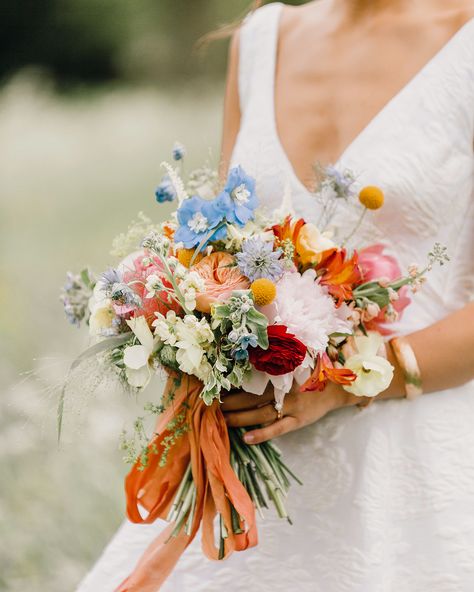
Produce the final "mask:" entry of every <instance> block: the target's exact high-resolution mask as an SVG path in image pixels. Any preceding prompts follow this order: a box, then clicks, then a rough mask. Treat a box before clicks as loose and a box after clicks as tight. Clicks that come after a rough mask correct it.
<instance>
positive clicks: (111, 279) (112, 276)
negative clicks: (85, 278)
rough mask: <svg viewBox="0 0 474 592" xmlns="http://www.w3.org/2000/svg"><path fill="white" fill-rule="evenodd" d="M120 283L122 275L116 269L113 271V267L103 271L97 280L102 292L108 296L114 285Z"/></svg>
mask: <svg viewBox="0 0 474 592" xmlns="http://www.w3.org/2000/svg"><path fill="white" fill-rule="evenodd" d="M122 282H123V278H122V274H121V273H120V271H119V270H118V269H114V268H113V267H111V268H109V269H107V270H106V271H104V272H103V273H102V274H101V276H100V279H99V283H100V285H101V288H102V289H103V290H104V292H105V293H106V294H110V293H111V292H112V290H113V287H114V285H115V284H120V283H122Z"/></svg>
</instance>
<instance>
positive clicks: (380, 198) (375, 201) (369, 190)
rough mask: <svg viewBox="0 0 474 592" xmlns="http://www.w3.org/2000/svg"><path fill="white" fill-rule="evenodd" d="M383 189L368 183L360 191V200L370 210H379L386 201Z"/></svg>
mask: <svg viewBox="0 0 474 592" xmlns="http://www.w3.org/2000/svg"><path fill="white" fill-rule="evenodd" d="M384 199H385V198H384V194H383V191H382V190H381V189H380V188H379V187H375V186H373V185H368V186H367V187H364V188H363V189H361V191H360V193H359V201H360V203H361V204H362V205H363V206H365V207H366V208H367V209H368V210H378V209H379V208H381V207H382V206H383V202H384Z"/></svg>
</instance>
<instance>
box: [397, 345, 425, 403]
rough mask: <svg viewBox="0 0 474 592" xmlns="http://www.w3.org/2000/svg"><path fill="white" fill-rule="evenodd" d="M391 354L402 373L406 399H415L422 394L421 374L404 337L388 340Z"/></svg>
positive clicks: (411, 349) (413, 354) (413, 353)
mask: <svg viewBox="0 0 474 592" xmlns="http://www.w3.org/2000/svg"><path fill="white" fill-rule="evenodd" d="M390 346H391V347H392V351H393V354H394V356H395V358H396V360H397V362H398V364H399V366H400V368H401V369H402V371H403V379H404V381H405V393H406V398H407V399H411V400H412V399H416V398H417V397H419V396H420V395H422V394H423V388H422V381H421V372H420V368H419V366H418V362H417V359H416V356H415V352H414V351H413V348H412V346H411V345H410V344H409V343H408V341H407V340H406V339H405V338H404V337H394V338H393V339H391V340H390Z"/></svg>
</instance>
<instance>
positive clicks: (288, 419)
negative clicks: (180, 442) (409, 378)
mask: <svg viewBox="0 0 474 592" xmlns="http://www.w3.org/2000/svg"><path fill="white" fill-rule="evenodd" d="M358 399H359V397H351V395H350V394H349V393H347V392H346V391H344V390H343V389H342V388H341V387H340V386H339V385H337V384H334V383H329V385H328V386H327V387H326V388H325V390H324V391H323V392H322V393H315V392H304V391H302V390H301V387H300V385H298V384H297V383H296V382H295V383H294V384H293V387H292V388H291V390H290V392H289V393H288V394H287V395H286V397H285V400H284V402H283V407H282V409H281V410H278V409H277V408H276V406H275V396H274V389H273V386H272V385H271V384H270V385H269V386H268V387H267V389H266V390H265V393H264V394H263V395H252V394H250V393H245V392H239V393H236V394H233V395H229V396H227V397H225V399H224V403H223V405H222V409H223V411H224V415H225V419H226V423H227V425H228V427H240V428H249V427H253V426H257V425H258V426H261V427H259V428H255V429H250V430H249V431H247V432H246V433H245V435H244V440H245V442H246V443H247V444H260V443H261V442H266V441H268V440H271V439H272V438H276V437H278V436H283V435H284V434H287V433H288V432H292V431H294V430H297V429H299V428H302V427H304V426H306V425H309V424H311V423H314V422H316V421H318V420H320V419H322V418H323V417H324V416H325V415H326V414H327V413H329V412H330V411H332V410H333V409H337V408H339V407H343V406H346V405H350V404H352V403H353V402H355V401H356V400H358Z"/></svg>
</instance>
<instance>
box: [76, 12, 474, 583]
mask: <svg viewBox="0 0 474 592" xmlns="http://www.w3.org/2000/svg"><path fill="white" fill-rule="evenodd" d="M281 9H282V5H281V4H280V3H275V4H269V5H266V6H264V7H263V8H261V9H259V10H258V11H256V12H255V13H254V14H253V15H252V16H251V17H250V18H249V19H248V20H247V21H246V23H245V24H244V26H243V28H242V31H241V37H240V75H239V89H240V103H241V111H242V122H241V128H240V132H239V135H238V138H237V142H236V145H235V149H234V153H233V157H232V162H233V164H240V165H242V166H243V167H244V168H245V169H246V170H247V172H249V173H250V174H252V175H253V176H255V178H256V179H257V190H258V194H259V198H260V201H261V202H262V204H263V205H264V206H266V207H267V208H268V209H270V210H271V209H275V208H277V207H278V206H279V205H280V201H281V197H282V194H283V192H284V190H285V187H287V188H288V189H290V190H291V194H292V198H293V204H294V209H295V212H296V214H298V215H300V216H303V217H304V218H305V219H307V220H317V219H318V205H317V203H316V202H315V200H314V199H313V198H312V196H311V194H310V193H309V192H308V191H307V190H306V188H305V187H304V186H303V184H302V183H301V182H300V181H299V180H298V178H297V177H296V175H295V172H294V170H293V168H292V166H291V163H290V161H289V159H288V157H287V155H286V154H285V151H284V149H283V147H282V144H281V142H280V139H279V137H278V134H277V130H276V125H275V113H274V76H275V60H276V57H275V56H276V47H277V38H278V23H279V17H280V13H281ZM341 92H343V89H342V91H341ZM354 108H356V107H354ZM295 125H298V122H297V121H295ZM473 138H474V21H470V22H469V23H468V24H467V25H465V27H463V28H462V29H461V30H460V31H459V32H458V33H457V34H456V35H455V36H454V37H453V38H452V39H451V41H449V42H448V43H447V44H446V46H445V47H444V48H443V49H442V50H441V51H440V52H439V53H438V54H437V55H436V56H435V57H434V58H433V59H432V60H431V61H430V62H429V63H428V64H427V65H426V66H425V67H424V68H423V69H422V70H421V71H420V72H419V74H417V76H415V78H413V79H412V80H411V81H410V82H409V83H408V84H407V85H406V86H405V87H404V88H403V90H401V91H400V92H399V93H398V94H397V95H396V96H395V98H394V99H392V100H391V101H390V102H389V103H388V104H387V105H386V106H385V107H384V108H383V109H382V111H381V112H380V113H379V114H378V115H377V116H376V117H375V118H374V119H373V120H372V121H371V122H370V123H369V124H368V125H367V127H366V128H365V129H364V130H363V132H362V133H361V134H360V135H359V136H358V137H357V138H356V139H355V140H354V141H353V142H352V144H351V145H350V146H349V147H348V148H347V149H346V150H345V152H344V153H343V154H342V156H341V157H340V159H339V161H338V162H337V163H335V164H336V166H337V167H338V168H341V169H345V168H349V169H351V170H352V171H353V172H354V173H356V174H357V176H358V179H359V182H360V184H361V185H364V184H375V185H379V186H380V187H382V188H383V189H384V191H385V195H386V203H385V205H384V207H383V208H382V209H381V210H380V211H378V212H377V213H376V214H375V215H374V216H370V217H367V218H366V221H365V223H364V225H363V227H362V228H361V230H360V232H359V233H358V235H357V236H358V238H357V240H358V241H359V242H360V243H361V244H364V243H374V242H383V243H385V244H387V245H388V246H389V247H390V248H391V249H392V250H393V252H394V253H395V254H396V256H397V257H398V258H399V260H400V262H401V264H402V266H408V265H409V264H411V263H413V262H418V263H420V264H422V263H423V262H424V261H425V258H426V255H427V253H428V252H429V251H430V249H431V248H432V246H433V244H434V243H435V242H440V243H442V244H443V245H445V246H446V247H447V248H448V250H449V254H450V256H451V262H450V264H449V265H447V266H445V267H443V268H441V269H435V270H434V271H433V272H432V273H431V274H430V276H429V281H428V283H427V285H426V286H425V287H424V288H423V290H422V291H421V292H419V293H418V294H417V295H416V296H415V297H414V301H413V303H412V305H411V307H410V308H409V309H408V311H407V312H406V314H405V315H404V317H403V319H402V320H401V322H400V323H399V325H398V331H399V332H402V333H403V332H410V331H413V330H415V329H418V328H421V327H424V326H427V325H429V324H431V323H433V322H434V321H436V320H438V319H440V318H442V317H444V316H445V315H446V314H448V313H449V312H451V311H453V310H455V309H457V308H460V307H462V306H463V305H464V304H465V303H467V302H468V301H469V300H470V299H472V298H473V292H474V290H473V285H474V263H473V262H474V193H473V187H474V155H473ZM356 215H357V214H355V213H354V212H353V211H351V210H350V209H347V210H344V211H342V212H341V213H340V215H339V217H338V219H337V220H336V221H335V225H336V226H337V227H339V228H344V227H345V226H348V227H351V226H352V225H353V223H354V216H356ZM440 338H442V336H441V337H440ZM447 371H448V372H449V369H447ZM473 426H474V384H473V383H469V384H466V385H464V386H462V387H459V388H456V389H451V390H449V391H443V392H439V393H435V394H430V395H425V396H423V397H420V398H419V399H417V400H415V401H407V400H405V399H403V400H390V401H382V402H376V403H375V404H374V405H372V406H370V407H369V408H368V409H366V410H364V411H363V412H360V411H359V410H358V409H355V408H347V409H341V410H338V411H335V412H332V413H330V414H329V415H328V416H326V417H325V418H323V419H322V420H320V421H319V422H317V423H315V424H313V425H311V426H308V427H306V428H304V429H301V430H297V431H296V432H293V433H290V434H287V435H286V436H284V437H282V438H280V439H279V446H280V447H281V449H282V450H283V453H284V455H285V459H286V461H287V463H288V465H289V466H290V467H291V468H292V469H293V470H294V471H295V473H296V474H297V475H298V476H299V477H300V478H301V479H302V481H303V483H304V484H303V486H301V487H299V486H295V487H293V489H292V490H291V492H290V496H289V499H288V507H289V511H290V514H291V517H292V520H293V526H290V525H289V524H288V523H286V522H283V521H281V520H279V519H278V518H276V517H275V516H273V515H272V514H271V513H270V514H269V515H267V516H266V518H265V520H260V522H259V536H260V542H259V545H258V546H257V547H256V548H254V549H251V550H248V551H245V552H242V553H235V554H234V555H232V556H231V557H230V558H229V559H228V560H227V561H224V562H219V563H217V562H216V563H212V562H210V561H208V560H207V559H205V558H204V557H203V556H202V552H201V549H200V541H199V540H196V541H194V543H193V544H192V545H191V547H190V548H189V549H188V550H187V551H186V552H185V554H184V555H183V557H182V558H181V560H180V562H179V564H178V566H177V568H176V569H175V571H174V573H173V574H172V576H171V577H170V579H169V580H168V581H167V582H166V583H165V585H164V586H163V588H162V591H163V592H222V590H227V591H228V592H248V591H249V590H252V592H296V591H297V592H426V591H427V590H432V591H433V592H472V590H474V429H473ZM162 527H163V524H162V523H155V524H152V525H147V526H143V525H132V524H130V523H128V522H125V523H124V524H123V526H122V527H121V529H120V530H119V532H118V533H117V535H116V536H115V538H114V539H113V540H112V541H111V543H110V545H109V546H108V547H107V548H106V550H105V552H104V554H103V556H102V557H101V559H100V560H99V561H98V563H97V565H96V566H95V568H94V569H93V570H92V571H91V573H90V574H89V575H88V576H87V578H86V579H85V580H84V582H83V583H82V585H81V586H80V587H79V589H78V592H112V591H113V590H114V588H115V586H116V585H118V583H119V582H121V581H122V579H123V578H124V577H125V576H126V575H128V573H129V572H130V571H131V569H132V567H133V566H134V564H135V562H136V561H137V560H138V558H139V557H140V555H141V554H142V553H143V551H144V550H145V548H146V547H147V545H148V544H149V543H150V542H151V541H152V540H153V538H154V537H156V536H157V533H158V532H159V531H160V530H161V529H162Z"/></svg>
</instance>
